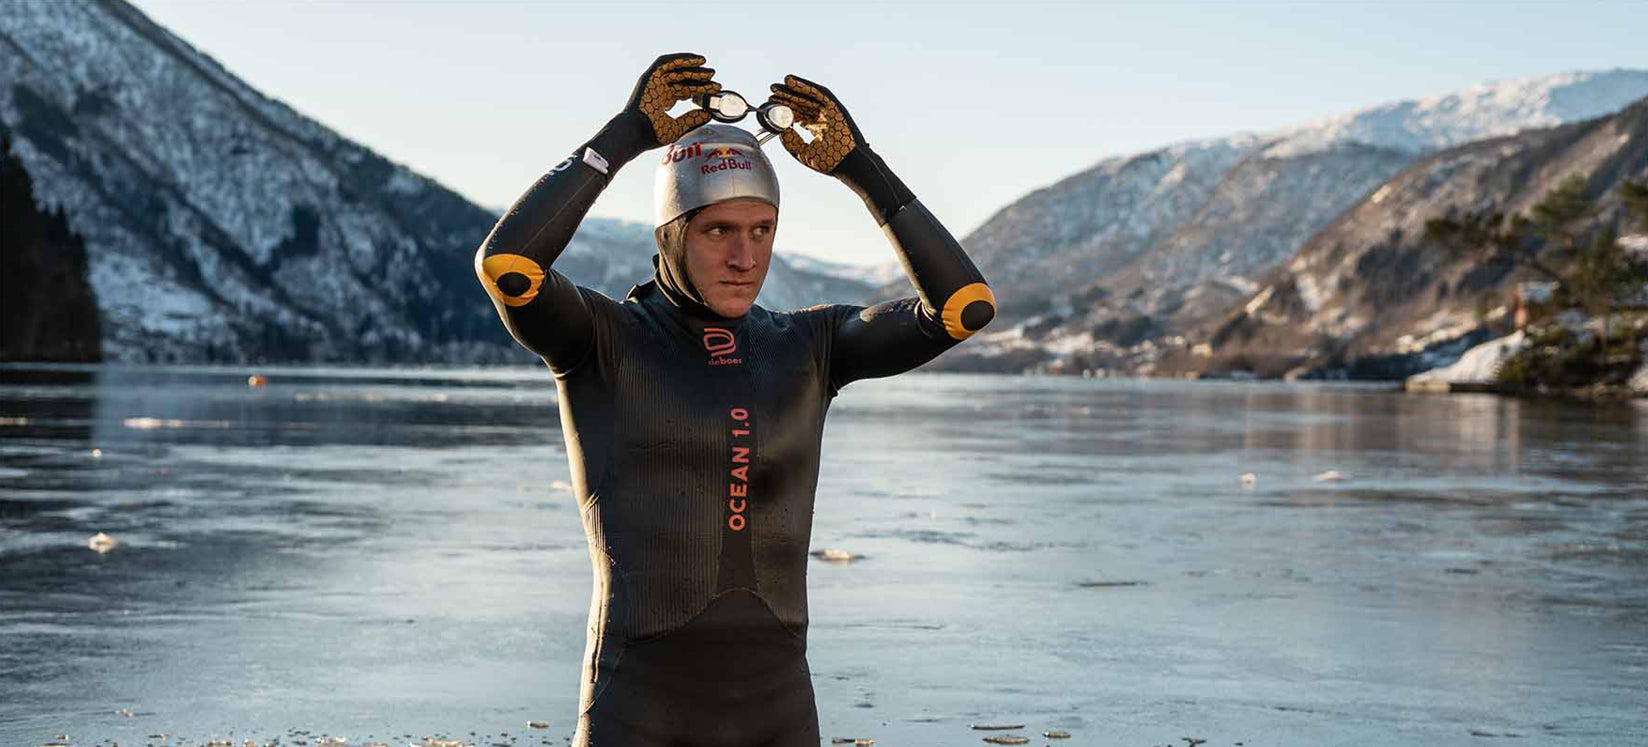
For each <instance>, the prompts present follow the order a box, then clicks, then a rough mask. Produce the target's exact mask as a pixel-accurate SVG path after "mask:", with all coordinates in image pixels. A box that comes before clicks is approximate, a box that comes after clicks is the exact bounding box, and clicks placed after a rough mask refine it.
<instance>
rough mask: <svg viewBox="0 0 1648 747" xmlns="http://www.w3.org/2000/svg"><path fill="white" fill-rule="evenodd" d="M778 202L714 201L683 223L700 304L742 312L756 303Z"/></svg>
mask: <svg viewBox="0 0 1648 747" xmlns="http://www.w3.org/2000/svg"><path fill="white" fill-rule="evenodd" d="M777 230H778V208H775V207H773V206H771V205H768V204H767V203H765V202H761V201H760V200H749V199H738V200H728V201H726V202H718V203H716V204H714V205H711V206H709V207H707V208H704V209H703V210H701V211H699V213H698V214H697V215H695V216H693V218H692V221H691V222H689V223H687V277H688V278H689V279H690V280H692V284H693V286H694V287H696V288H697V289H698V293H699V295H702V296H703V297H704V305H706V306H708V307H710V310H712V311H714V312H715V313H717V314H720V315H721V316H725V317H740V316H743V315H744V312H747V311H749V310H750V306H752V305H754V304H755V296H756V294H758V293H760V292H761V283H762V282H763V281H765V280H766V279H767V267H768V263H769V262H770V261H771V260H772V246H773V234H774V233H776V232H777Z"/></svg>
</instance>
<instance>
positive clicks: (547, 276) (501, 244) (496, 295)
mask: <svg viewBox="0 0 1648 747" xmlns="http://www.w3.org/2000/svg"><path fill="white" fill-rule="evenodd" d="M612 168H614V166H613V165H612V164H610V163H609V162H608V161H607V160H606V159H605V158H603V157H601V155H600V154H599V153H598V152H597V151H595V149H594V148H593V147H592V146H584V147H582V148H579V149H578V151H577V152H576V153H574V154H573V155H571V156H568V157H567V159H566V160H565V161H562V162H561V163H560V164H558V165H557V166H556V167H555V168H553V169H550V171H549V173H546V174H544V176H543V177H542V178H540V179H539V180H538V181H537V183H535V184H533V185H532V187H531V188H529V189H528V190H527V191H526V192H525V193H524V194H522V195H521V197H520V198H519V199H517V200H516V201H515V204H514V205H511V206H510V208H509V210H508V211H506V212H505V213H504V215H503V217H501V218H499V219H498V223H497V225H495V226H493V228H492V233H491V234H489V235H488V236H487V237H486V241H484V242H482V243H481V247H480V249H478V250H477V251H476V252H475V275H476V276H477V277H478V278H479V279H480V281H481V286H482V287H483V288H484V289H485V290H486V293H487V296H488V297H490V298H491V299H492V302H493V305H494V306H496V307H497V309H498V316H499V318H501V319H502V320H503V322H504V326H505V327H507V328H508V329H509V332H510V334H511V335H513V336H514V337H515V340H516V341H517V342H519V343H521V345H522V346H524V347H526V348H527V349H528V350H531V351H532V352H534V353H537V354H538V355H539V356H541V357H542V358H543V359H544V360H545V361H546V362H547V363H548V364H549V366H550V368H551V369H553V370H555V371H563V370H566V369H569V368H571V367H572V366H574V365H576V364H577V363H578V361H579V360H581V359H582V357H583V356H584V354H585V353H586V352H587V351H588V349H589V346H590V344H591V339H592V338H591V335H592V334H593V331H592V328H591V326H590V324H591V322H590V317H589V309H588V302H587V300H586V299H585V298H584V294H583V293H581V292H580V291H579V289H578V287H577V286H575V285H573V284H572V283H571V282H570V281H568V280H567V279H566V277H565V276H563V275H561V274H560V273H558V272H555V271H554V270H552V269H550V264H551V263H553V262H554V261H555V259H556V258H557V257H559V256H560V254H561V252H562V250H564V249H566V246H567V243H568V242H569V241H571V240H572V235H573V233H575V232H576V231H577V230H578V224H579V223H581V222H582V221H583V219H584V215H585V214H586V213H588V212H589V209H590V206H592V205H593V204H594V203H595V198H596V197H598V196H600V194H601V191H602V190H603V189H605V188H606V185H607V181H608V179H609V178H610V171H611V169H612ZM603 169H606V171H603Z"/></svg>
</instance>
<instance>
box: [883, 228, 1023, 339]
mask: <svg viewBox="0 0 1648 747" xmlns="http://www.w3.org/2000/svg"><path fill="white" fill-rule="evenodd" d="M882 230H883V231H885V232H886V233H887V239H888V240H889V241H891V242H892V244H893V247H894V248H895V249H897V250H898V257H899V260H900V261H902V262H903V264H904V272H905V274H906V275H908V276H909V277H910V281H911V282H912V283H914V284H915V286H916V292H917V293H918V294H919V295H920V297H921V302H922V303H923V304H925V305H926V307H927V309H928V318H929V320H930V321H931V319H932V317H934V316H936V317H937V321H938V322H939V324H940V325H941V326H942V327H943V328H944V334H945V335H947V336H949V337H950V338H951V339H953V340H955V341H957V342H960V341H962V340H965V339H967V338H969V337H971V336H973V333H974V332H977V331H979V330H980V329H983V328H984V325H986V324H989V323H990V320H991V319H993V318H995V315H996V296H995V294H993V293H991V292H990V286H988V285H985V284H984V277H983V276H982V275H980V274H979V271H978V268H976V267H974V266H973V261H972V260H971V259H968V258H967V254H966V253H965V252H963V251H962V249H961V244H960V243H958V242H957V241H956V240H955V238H954V237H952V236H951V235H950V232H949V231H948V230H947V229H945V228H944V226H943V224H941V223H939V222H938V219H937V218H935V217H933V214H932V213H930V212H928V211H927V208H926V207H925V206H923V205H922V204H921V201H919V200H913V201H911V202H910V203H909V204H907V205H905V206H904V207H903V208H901V209H899V211H898V212H897V213H895V214H893V216H892V219H891V220H889V221H887V224H886V225H885V226H883V227H882Z"/></svg>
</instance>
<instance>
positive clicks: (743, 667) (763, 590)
mask: <svg viewBox="0 0 1648 747" xmlns="http://www.w3.org/2000/svg"><path fill="white" fill-rule="evenodd" d="M594 142H595V143H597V144H598V143H599V140H597V141H594ZM588 147H589V146H585V148H580V149H579V151H578V152H577V153H575V154H574V156H573V157H571V158H569V159H568V160H567V161H566V162H563V163H562V164H561V165H559V166H557V167H556V169H555V170H552V171H551V172H550V173H549V174H547V175H545V176H544V177H543V178H542V179H540V180H539V181H538V183H537V184H535V185H533V187H532V188H531V189H529V190H528V191H527V192H526V194H524V195H523V196H522V197H521V198H520V199H519V200H518V201H517V202H516V203H515V205H514V206H513V207H512V208H511V209H510V211H509V213H508V214H506V215H505V216H504V218H503V219H501V220H500V221H499V222H498V225H497V227H496V228H494V229H493V232H492V234H491V235H490V236H489V237H488V238H487V240H486V243H485V244H484V245H483V246H482V247H481V250H480V252H479V253H478V254H477V257H476V270H477V272H478V274H479V275H480V277H481V281H482V284H483V285H485V286H486V288H487V290H488V293H489V294H490V295H491V297H492V299H493V301H494V303H495V304H496V305H497V308H498V311H499V313H500V314H501V315H502V318H503V320H504V323H505V324H506V325H507V326H508V327H509V329H510V331H511V332H512V333H513V334H514V335H515V337H516V339H517V340H519V341H520V342H521V344H523V345H525V346H526V347H527V348H529V349H531V350H532V351H533V352H535V353H537V354H539V355H540V356H542V357H543V359H544V360H545V362H547V363H548V365H549V368H550V370H551V371H552V373H553V374H554V376H555V381H556V387H557V390H558V392H559V394H560V408H561V428H562V432H563V435H564V436H565V438H566V444H567V453H568V458H569V460H570V461H571V465H572V480H573V487H574V489H575V491H576V493H577V498H578V501H579V507H580V509H581V510H582V516H583V521H584V528H585V532H586V533H587V535H588V539H589V552H590V560H591V563H592V565H593V566H594V572H595V588H594V595H593V597H592V598H591V601H590V615H589V643H588V648H587V650H586V652H585V658H584V673H583V674H584V676H583V683H582V692H581V694H580V699H579V703H580V708H581V716H580V718H579V723H578V735H577V737H576V739H575V740H574V741H575V743H576V744H579V745H585V744H588V745H597V746H598V747H609V746H619V745H654V744H657V745H666V744H667V745H677V744H680V745H687V744H690V745H808V746H809V747H810V746H812V745H817V744H818V721H817V713H816V711H815V710H814V702H813V692H812V683H811V680H810V675H809V674H808V671H807V661H806V632H807V551H808V541H809V537H810V535H811V531H812V518H813V494H814V489H815V488H816V486H817V483H818V468H819V443H820V440H821V437H822V433H823V427H824V414H825V412H826V410H827V409H828V408H829V404H830V400H831V399H832V398H833V397H834V396H835V395H836V393H837V391H838V390H839V389H840V388H841V387H843V386H845V385H846V384H848V383H849V382H851V381H854V380H857V379H862V378H867V377H876V376H889V375H892V374H896V373H900V372H903V371H907V370H909V369H912V368H915V367H916V366H919V365H921V364H922V363H924V362H926V361H928V360H931V359H932V358H933V357H934V356H937V355H938V354H939V353H941V352H943V351H945V350H947V349H949V348H950V347H952V346H954V345H955V344H956V343H957V342H959V341H960V340H961V339H964V338H965V337H967V336H968V335H970V334H972V332H973V331H976V330H977V329H978V328H979V327H982V326H983V325H984V323H985V322H987V321H988V320H989V319H990V317H991V315H992V314H993V311H994V305H993V298H992V297H991V296H990V293H989V289H988V288H986V287H985V286H984V285H983V282H982V278H981V277H980V276H979V273H978V271H977V270H976V269H975V268H974V267H973V265H972V263H971V262H970V261H968V259H967V257H966V255H965V254H964V253H963V252H962V251H961V247H960V245H959V244H957V242H956V241H955V240H954V239H953V238H952V237H951V236H950V234H949V232H948V231H946V230H945V229H944V227H943V226H942V225H940V224H939V223H938V221H937V220H936V219H934V218H933V216H932V215H931V214H930V213H928V212H927V210H926V209H925V208H923V207H922V206H921V205H920V203H918V202H916V201H915V200H914V198H913V196H909V193H908V190H906V189H903V185H902V184H896V185H881V187H880V188H878V190H872V191H876V192H878V193H884V194H891V195H895V196H897V197H895V198H894V199H901V198H902V197H908V199H906V200H903V203H902V204H899V205H887V204H882V205H879V206H878V205H875V204H872V205H871V207H872V210H873V211H874V212H876V214H877V216H878V218H883V220H882V222H883V223H884V224H885V225H886V229H887V234H888V236H889V237H890V238H891V240H892V242H893V245H894V246H895V248H896V249H897V251H898V252H899V255H900V257H901V259H903V261H904V263H905V267H906V268H907V270H908V271H909V273H910V276H911V278H912V280H913V281H914V282H915V283H916V285H917V289H918V291H919V295H920V297H919V298H905V299H901V300H897V301H890V302H887V303H883V304H879V305H876V306H872V307H869V308H864V307H859V306H852V305H839V304H838V305H822V306H815V307H812V308H809V309H805V310H800V311H785V312H776V311H769V310H767V309H764V308H761V307H760V306H754V307H752V308H751V309H750V310H749V312H748V313H747V314H746V315H745V316H743V317H742V318H738V319H728V318H723V317H720V316H718V315H716V314H715V313H714V312H711V311H709V310H708V309H707V308H705V307H704V306H702V305H701V304H696V303H690V302H685V301H683V297H682V293H681V291H682V289H680V288H675V289H674V290H673V291H672V290H671V289H670V287H669V286H670V285H671V283H670V281H669V280H667V279H665V278H664V273H663V272H662V271H660V273H659V274H655V276H654V279H653V280H652V281H650V282H647V283H645V284H643V285H640V286H637V287H636V288H634V289H632V290H631V291H630V293H629V296H628V298H626V299H625V300H623V301H622V302H618V301H613V300H611V299H609V298H607V297H605V296H603V295H602V294H600V293H598V292H595V291H592V290H589V289H586V288H581V287H578V286H575V285H573V284H572V283H571V282H569V281H568V280H567V279H566V278H565V277H564V276H562V275H561V274H560V273H558V272H555V271H554V270H551V269H550V263H551V262H553V261H554V260H555V258H556V256H557V255H558V254H559V253H560V252H561V250H562V249H563V248H564V247H565V246H566V244H567V242H568V240H570V239H571V237H572V234H573V232H574V230H575V229H576V227H577V225H578V223H579V222H580V221H581V220H582V218H583V216H584V214H585V213H586V212H587V211H588V209H589V207H590V205H591V203H593V202H594V200H595V197H596V195H597V194H598V193H599V192H600V191H601V190H602V189H603V188H605V186H606V184H607V183H608V181H609V179H610V175H609V174H607V173H605V172H604V171H603V170H602V169H601V168H600V167H601V166H607V165H608V162H607V160H606V159H605V158H594V157H590V156H588V155H586V154H585V151H586V149H587V148H588ZM608 157H610V156H608ZM625 160H627V159H625ZM877 162H878V163H879V159H878V160H877ZM592 163H593V164H596V165H591V164H592ZM617 165H619V161H617V160H614V161H613V162H612V164H611V166H610V169H611V170H616V167H617ZM883 168H884V166H883ZM887 178H892V177H891V175H890V172H888V173H887ZM895 181H896V179H895ZM867 201H868V198H867ZM666 233H667V232H666V231H663V230H660V232H659V236H660V243H661V244H664V243H665V237H666ZM675 235H676V236H677V237H679V235H680V234H679V232H677V233H676V234H675ZM674 249H675V250H676V251H679V250H680V247H674ZM661 251H662V249H661ZM655 264H665V265H668V262H667V261H666V262H665V263H659V262H657V261H656V258H655ZM924 299H930V300H932V301H935V303H928V301H927V300H924Z"/></svg>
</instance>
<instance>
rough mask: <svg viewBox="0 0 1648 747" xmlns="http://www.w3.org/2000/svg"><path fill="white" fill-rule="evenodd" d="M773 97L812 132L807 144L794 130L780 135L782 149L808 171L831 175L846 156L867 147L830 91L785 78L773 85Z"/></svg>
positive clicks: (797, 79) (812, 83)
mask: <svg viewBox="0 0 1648 747" xmlns="http://www.w3.org/2000/svg"><path fill="white" fill-rule="evenodd" d="M772 97H773V100H774V101H777V102H779V103H781V104H788V105H789V107H790V108H791V109H793V110H794V111H795V122H796V124H798V125H801V126H802V127H803V128H805V129H806V130H807V131H808V132H810V133H812V136H813V141H812V142H810V143H809V142H806V141H805V140H803V139H802V137H801V135H800V134H798V133H796V131H795V130H793V129H792V130H785V131H784V134H783V135H780V138H781V139H782V140H783V142H784V150H787V151H789V152H790V155H792V156H795V160H797V161H800V162H801V163H802V165H804V166H806V167H807V168H809V169H812V170H813V171H817V172H818V173H820V174H829V175H832V176H834V175H836V173H837V170H838V169H839V167H840V166H841V162H842V160H844V159H846V158H847V156H848V154H850V153H852V152H853V151H854V150H855V149H865V150H867V149H868V148H869V146H868V145H866V144H865V143H864V135H863V134H862V133H860V132H859V131H858V125H856V124H854V123H853V118H852V117H849V116H847V108H846V107H844V106H842V105H841V101H840V100H838V99H836V97H835V94H833V93H830V89H828V88H825V87H823V86H821V85H818V84H817V83H814V82H812V81H810V80H807V79H805V78H798V77H796V76H794V75H786V76H784V82H783V83H774V84H772Z"/></svg>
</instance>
